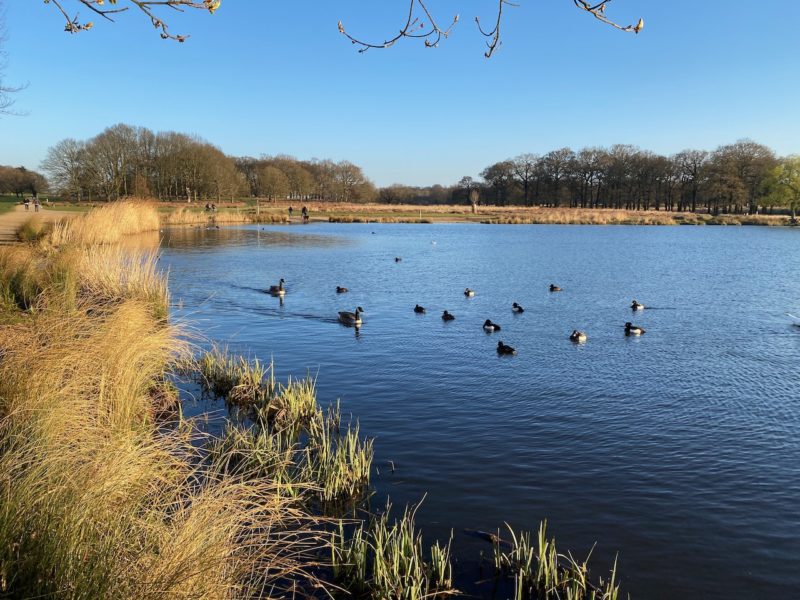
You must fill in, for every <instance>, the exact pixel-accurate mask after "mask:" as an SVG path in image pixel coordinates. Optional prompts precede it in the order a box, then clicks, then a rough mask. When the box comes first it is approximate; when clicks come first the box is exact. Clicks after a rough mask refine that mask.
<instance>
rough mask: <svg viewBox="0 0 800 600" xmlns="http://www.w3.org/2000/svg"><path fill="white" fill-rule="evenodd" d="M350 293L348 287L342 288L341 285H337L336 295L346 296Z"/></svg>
mask: <svg viewBox="0 0 800 600" xmlns="http://www.w3.org/2000/svg"><path fill="white" fill-rule="evenodd" d="M349 291H350V290H348V289H347V288H346V287H342V286H340V285H337V286H336V293H337V294H346V293H347V292H349Z"/></svg>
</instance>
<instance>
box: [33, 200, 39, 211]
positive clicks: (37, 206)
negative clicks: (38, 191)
mask: <svg viewBox="0 0 800 600" xmlns="http://www.w3.org/2000/svg"><path fill="white" fill-rule="evenodd" d="M39 206H41V204H40V203H39V198H34V199H33V212H39Z"/></svg>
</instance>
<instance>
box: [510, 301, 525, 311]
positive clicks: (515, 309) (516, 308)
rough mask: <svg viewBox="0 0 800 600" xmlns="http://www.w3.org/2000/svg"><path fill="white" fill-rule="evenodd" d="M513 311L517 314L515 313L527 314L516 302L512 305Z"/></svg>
mask: <svg viewBox="0 0 800 600" xmlns="http://www.w3.org/2000/svg"><path fill="white" fill-rule="evenodd" d="M511 310H512V311H513V312H515V313H524V312H525V309H524V308H522V307H521V306H520V305H519V304H517V303H516V302H514V304H512V305H511Z"/></svg>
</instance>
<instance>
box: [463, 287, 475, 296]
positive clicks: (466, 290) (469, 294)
mask: <svg viewBox="0 0 800 600" xmlns="http://www.w3.org/2000/svg"><path fill="white" fill-rule="evenodd" d="M464 295H465V296H466V297H467V298H472V297H473V296H474V295H475V292H474V291H473V290H471V289H469V288H466V289H465V290H464Z"/></svg>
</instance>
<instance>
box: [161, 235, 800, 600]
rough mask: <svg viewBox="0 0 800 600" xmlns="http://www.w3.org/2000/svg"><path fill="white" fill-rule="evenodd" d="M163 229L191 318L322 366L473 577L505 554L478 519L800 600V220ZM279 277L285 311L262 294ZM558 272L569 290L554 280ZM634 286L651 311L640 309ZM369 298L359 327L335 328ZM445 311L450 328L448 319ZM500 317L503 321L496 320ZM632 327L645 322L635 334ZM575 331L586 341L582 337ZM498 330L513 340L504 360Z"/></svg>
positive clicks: (326, 395) (675, 594) (643, 584)
mask: <svg viewBox="0 0 800 600" xmlns="http://www.w3.org/2000/svg"><path fill="white" fill-rule="evenodd" d="M164 235H165V240H164V251H163V255H162V263H163V264H165V265H167V266H168V267H169V269H170V283H171V288H172V292H173V295H174V299H175V300H176V301H179V302H180V308H178V309H176V316H178V317H179V318H180V319H181V320H184V321H186V322H188V323H189V324H191V325H192V326H193V327H194V328H195V329H197V330H198V331H200V332H202V333H203V334H204V335H205V336H207V337H208V338H210V339H213V340H216V341H219V342H222V343H226V344H228V346H229V347H230V349H231V350H233V351H237V352H241V353H244V354H246V355H249V356H252V357H258V358H261V359H263V360H269V359H270V358H272V357H274V359H275V363H276V371H277V374H278V375H279V376H280V377H284V378H285V377H286V376H288V375H294V376H303V375H305V374H306V373H308V372H309V371H310V372H311V373H312V374H313V375H314V376H315V377H317V380H318V390H319V397H320V401H321V402H322V403H328V402H334V401H336V399H337V398H340V399H341V403H342V407H343V409H344V411H346V412H349V413H352V414H353V415H354V416H355V417H356V418H358V419H359V421H360V423H361V427H362V431H364V432H366V433H368V434H369V435H371V436H374V437H375V438H376V462H375V464H376V466H377V467H378V468H379V469H380V476H377V477H376V478H375V484H376V488H377V491H378V498H381V497H383V496H384V495H385V494H386V493H388V494H389V495H390V496H391V498H392V500H393V501H394V503H395V504H399V505H402V504H404V503H406V502H417V501H419V500H420V499H421V498H422V497H423V495H424V494H426V493H427V497H426V498H425V501H424V503H423V505H422V508H421V509H420V511H419V513H418V521H419V523H420V524H421V525H422V526H423V528H424V530H425V532H426V535H428V536H429V537H431V538H432V539H433V538H435V537H439V538H440V539H443V538H446V537H447V536H449V535H450V530H451V529H453V530H454V531H455V536H456V546H457V552H456V557H457V559H458V565H457V570H458V571H459V573H460V577H461V579H462V581H471V580H475V579H477V578H478V577H479V572H478V568H477V563H478V556H479V554H480V552H481V551H484V552H485V553H488V552H490V551H491V548H490V546H488V545H487V544H485V542H483V541H481V540H478V539H475V538H473V537H470V536H469V535H466V534H465V533H464V530H465V529H479V530H490V531H491V530H496V529H497V528H498V527H502V526H503V522H504V521H507V522H508V523H510V524H512V525H513V526H514V527H516V528H535V527H537V525H538V523H539V521H540V520H541V519H544V518H547V519H548V521H549V526H550V529H551V531H552V532H553V533H554V534H555V535H556V537H557V539H558V542H559V546H560V547H561V548H562V549H564V550H566V548H570V549H572V550H573V551H575V552H577V553H578V554H580V555H583V554H585V553H586V552H588V551H589V549H590V548H591V547H592V544H593V543H594V542H598V545H597V548H596V549H595V551H594V555H593V564H594V565H595V568H596V569H598V570H604V569H606V568H608V567H609V566H610V564H611V563H612V562H613V560H614V556H615V554H616V553H617V552H619V564H620V571H621V574H622V578H623V581H624V589H625V590H626V591H627V592H630V593H631V595H632V596H633V597H634V598H684V597H685V598H777V597H796V596H797V594H798V588H800V436H799V435H798V434H800V395H799V394H798V392H800V370H799V369H798V364H799V363H798V357H799V356H800V328H797V327H794V326H793V325H792V323H793V319H792V318H791V317H790V316H788V315H787V313H791V314H796V315H800V251H798V250H800V231H795V230H787V229H768V228H711V227H706V228H703V227H695V228H691V227H671V228H667V227H664V228H646V227H621V226H616V227H581V226H563V227H562V226H481V225H467V224H450V225H332V224H319V225H307V226H293V227H267V228H265V229H262V228H261V227H243V228H234V229H222V230H214V231H205V230H174V231H171V232H166V233H165V234H164ZM434 242H435V243H434ZM395 256H401V257H402V259H403V260H402V262H399V263H396V262H395V261H394V257H395ZM281 277H284V278H285V279H286V282H287V283H286V286H287V295H286V299H285V302H284V303H283V305H281V304H280V302H279V301H278V299H276V298H272V297H270V296H268V295H266V294H264V293H263V292H262V291H261V290H263V289H264V288H265V287H266V286H268V285H270V284H275V283H277V281H278V279H279V278H281ZM551 282H553V283H557V284H558V285H560V286H562V287H563V288H564V291H563V292H562V293H559V294H551V293H549V292H548V289H547V288H548V285H549V284H550V283H551ZM337 285H342V286H346V287H348V288H349V289H350V293H348V294H343V295H337V294H336V293H335V287H336V286H337ZM467 286H469V287H471V288H473V289H475V291H476V296H475V297H474V298H471V299H467V298H465V297H464V295H463V290H464V288H465V287H467ZM632 298H636V299H638V300H639V301H640V302H642V303H644V304H645V305H647V306H648V307H652V308H648V309H647V310H645V311H644V312H642V313H636V314H635V315H634V314H632V312H631V311H630V309H629V308H628V306H629V304H630V301H631V299H632ZM514 301H516V302H519V303H520V304H522V305H523V306H524V307H525V309H526V310H525V313H524V314H521V315H516V314H513V313H512V312H511V304H512V302H514ZM416 303H419V304H421V305H423V306H425V307H426V308H427V309H428V312H427V314H424V315H418V314H415V313H414V312H413V310H412V309H413V307H414V305H415V304H416ZM357 305H359V306H362V307H364V309H365V311H366V313H365V315H364V325H363V327H362V328H361V330H360V332H359V334H358V335H356V332H355V330H354V329H351V328H347V327H344V326H341V325H339V324H338V323H337V322H336V320H335V319H336V314H337V311H340V310H353V309H354V308H355V307H356V306H357ZM443 309H447V310H449V311H450V312H451V313H453V314H454V315H455V316H456V320H455V321H453V322H451V323H444V322H442V320H441V318H440V315H441V311H442V310H443ZM487 318H490V319H492V320H493V321H495V322H497V323H499V324H500V325H501V326H502V327H503V330H502V332H500V333H495V334H491V335H488V334H486V333H484V332H483V331H482V329H481V324H482V323H483V321H484V320H485V319H487ZM628 320H631V321H634V322H635V323H636V324H637V325H640V326H642V327H645V328H646V329H647V333H646V335H644V336H643V337H641V338H626V337H625V336H624V335H623V325H624V323H625V322H626V321H628ZM574 328H577V329H582V330H585V331H586V332H587V333H588V335H589V340H588V343H586V344H583V345H575V344H572V343H570V342H569V341H568V339H567V338H568V336H569V333H570V332H571V331H572V329H574ZM498 340H503V341H504V342H505V343H507V344H510V345H512V346H514V347H516V348H517V350H518V352H519V354H518V355H517V356H515V357H499V356H498V355H497V354H496V352H495V346H496V345H497V341H498ZM388 461H393V463H394V464H395V465H396V470H395V472H394V473H391V472H390V469H389V468H388V466H387V464H388Z"/></svg>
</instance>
